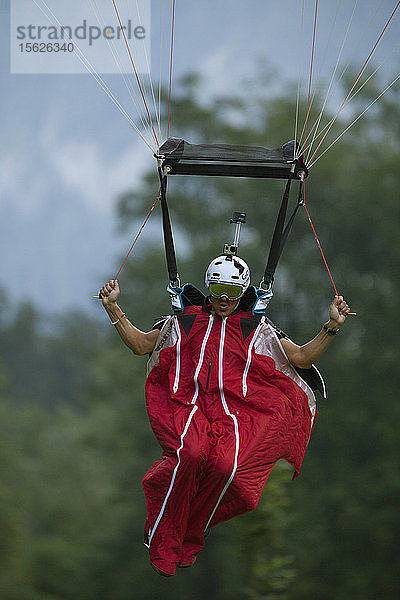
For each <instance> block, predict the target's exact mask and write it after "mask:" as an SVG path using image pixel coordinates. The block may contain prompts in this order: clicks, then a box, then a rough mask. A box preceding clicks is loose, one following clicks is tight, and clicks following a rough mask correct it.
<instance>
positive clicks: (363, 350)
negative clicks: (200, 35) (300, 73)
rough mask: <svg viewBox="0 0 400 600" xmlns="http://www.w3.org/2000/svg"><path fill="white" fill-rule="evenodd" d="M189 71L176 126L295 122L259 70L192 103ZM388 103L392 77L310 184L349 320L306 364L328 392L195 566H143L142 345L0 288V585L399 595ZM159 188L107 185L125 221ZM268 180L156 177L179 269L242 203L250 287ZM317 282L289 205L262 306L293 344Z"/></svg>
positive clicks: (153, 269)
mask: <svg viewBox="0 0 400 600" xmlns="http://www.w3.org/2000/svg"><path fill="white" fill-rule="evenodd" d="M198 86H199V82H198V81H197V80H196V79H195V78H194V79H193V78H192V79H191V80H189V81H186V82H185V83H183V84H182V87H181V91H180V94H179V95H178V98H177V100H176V103H175V105H174V133H175V134H176V135H181V136H182V137H187V138H188V139H189V140H190V141H192V142H199V141H210V142H211V141H221V142H234V143H245V144H260V145H271V146H279V145H281V144H282V143H284V142H286V141H287V140H288V139H290V138H291V137H292V131H291V124H292V122H293V119H292V115H293V114H294V103H293V102H292V100H291V98H290V96H289V95H285V94H283V95H282V97H279V98H272V99H271V98H269V97H268V94H267V90H268V78H267V79H264V80H263V81H261V83H260V82H259V83H257V82H256V81H255V82H253V83H252V84H251V85H250V84H249V86H248V92H249V93H248V99H246V102H245V101H243V100H242V99H238V98H234V99H232V98H231V97H229V98H228V97H226V98H217V99H216V100H215V102H213V103H211V104H207V105H204V104H201V103H200V102H199V101H198V97H199V94H198ZM252 86H253V87H252ZM367 93H369V92H366V94H367ZM357 101H358V102H360V103H362V102H363V99H362V95H360V96H359V97H358V100H357ZM399 117H400V114H399V98H398V92H396V91H393V92H392V93H391V94H390V95H389V96H388V97H387V98H386V99H385V100H384V101H383V102H381V103H380V104H379V107H378V106H377V107H376V108H375V110H374V111H373V112H372V113H371V114H369V115H368V116H367V117H366V118H364V120H363V121H360V122H358V124H357V126H356V127H355V128H354V129H353V130H351V131H350V132H349V133H348V134H346V136H345V137H344V138H343V139H342V141H341V142H340V144H337V145H336V146H334V147H333V148H332V150H331V151H330V152H329V153H328V154H327V155H326V157H324V158H323V159H321V161H320V162H318V163H317V164H316V166H315V167H314V168H313V169H312V172H311V174H310V178H309V183H307V204H308V207H309V210H310V212H311V214H312V216H313V218H314V220H315V223H316V225H317V229H318V232H319V237H320V239H321V240H322V242H323V246H324V249H325V253H326V255H327V257H328V260H329V262H330V265H331V267H332V270H333V274H334V277H335V280H336V284H337V287H338V288H339V290H340V291H341V292H343V293H344V294H345V296H346V298H348V299H349V301H350V302H351V304H352V307H353V308H354V310H356V311H357V313H358V317H357V318H353V319H350V318H349V319H348V320H347V322H346V324H345V326H344V327H343V329H342V331H341V332H340V333H339V335H338V336H337V338H336V339H335V340H334V342H333V344H332V345H331V347H330V349H329V352H328V353H327V354H326V355H325V356H324V357H323V358H322V359H321V363H320V365H319V367H320V370H322V371H323V372H324V374H325V377H326V380H327V384H328V389H329V400H328V401H327V402H323V401H321V402H320V404H319V417H318V420H317V425H316V428H315V431H314V433H313V436H312V438H311V441H310V444H309V448H308V450H307V454H306V460H305V463H304V467H303V472H302V476H301V477H299V478H298V479H297V480H296V482H295V483H291V482H289V479H290V473H289V471H287V470H286V469H285V468H282V467H281V468H280V469H279V470H277V471H276V472H274V473H273V475H272V477H271V479H270V481H269V482H268V483H267V486H266V489H265V490H264V493H263V495H262V498H261V501H260V503H259V506H258V508H257V509H256V511H254V512H253V513H250V514H248V515H245V516H243V517H239V518H237V519H234V520H233V521H232V522H230V523H227V524H223V525H221V527H218V528H215V530H213V531H212V533H211V535H210V537H209V538H207V542H206V549H205V550H204V552H202V553H201V555H200V557H199V559H198V562H197V563H196V566H195V567H194V568H193V569H188V570H184V571H182V572H179V573H178V574H177V576H176V577H175V578H173V579H172V580H162V579H160V578H157V576H155V575H154V574H153V573H152V571H151V570H150V569H149V566H148V561H147V556H146V551H145V549H144V548H143V547H142V545H141V539H142V526H143V520H144V517H145V503H144V497H143V493H142V490H141V478H142V477H143V475H144V474H145V472H146V470H147V468H148V467H149V466H150V465H151V463H152V461H153V460H154V459H156V458H157V457H158V455H159V452H160V450H159V448H158V446H157V443H156V442H155V441H154V439H153V436H152V433H151V431H150V427H149V425H148V424H147V421H146V415H145V409H144V398H143V383H144V371H145V361H144V359H141V358H137V357H133V356H132V355H131V353H130V352H129V351H128V350H126V349H124V348H122V347H121V344H120V341H119V339H118V338H117V336H116V335H115V332H114V331H112V330H111V328H109V325H108V323H107V318H106V317H105V318H104V326H103V325H102V324H101V323H100V322H99V321H98V320H96V321H94V320H91V319H88V318H87V317H85V316H83V315H82V316H80V315H76V314H74V315H73V318H71V315H65V318H64V319H63V320H62V322H61V323H59V324H58V325H57V327H54V328H53V329H52V330H50V332H49V330H48V329H47V330H45V329H44V328H43V324H42V320H41V315H40V314H39V312H38V311H37V310H36V309H35V308H34V307H32V306H28V305H24V306H20V307H19V309H18V311H17V312H16V313H15V315H14V317H12V318H10V317H9V315H10V307H9V306H7V304H6V302H5V301H4V299H3V301H2V304H1V306H2V313H3V314H1V315H0V328H1V339H2V345H1V349H0V414H1V422H2V444H1V446H0V472H1V473H2V476H1V480H0V530H1V538H0V590H1V594H0V595H1V598H4V600H69V599H70V598H74V599H76V600H94V599H95V598H96V600H98V599H99V598H101V599H102V600H103V599H104V600H107V599H110V600H111V599H112V600H132V599H133V598H134V599H135V600H147V599H148V600H150V599H152V598H154V597H156V596H158V595H159V594H161V593H162V594H163V596H164V597H165V598H166V599H168V598H177V597H184V596H185V595H186V596H188V597H190V598H194V599H196V598H199V599H200V598H204V597H209V598H210V599H213V600H214V599H215V600H228V599H229V600H231V599H232V598H234V599H235V600H261V599H268V600H275V599H277V598H279V599H287V600H292V599H293V600H294V599H296V600H303V599H304V600H305V599H306V598H307V599H309V598H318V599H319V600H341V599H343V600H344V599H346V600H347V599H348V598H349V597H351V598H357V599H360V600H361V599H362V600H365V599H369V598H371V599H372V598H385V600H391V599H395V598H396V599H397V597H398V595H399V586H398V569H399V566H400V564H399V562H400V554H399V550H398V533H399V516H398V502H399V491H400V473H399V464H398V448H397V446H398V441H397V438H398V435H397V429H398V426H397V424H398V422H399V418H400V408H399V404H398V402H397V393H398V388H399V383H400V382H399V378H400V375H399V370H398V368H397V358H398V357H397V352H396V343H395V341H394V340H393V338H395V336H394V335H393V332H394V331H396V327H397V325H399V312H398V309H397V298H398V295H399V277H398V269H399V263H400V260H399V258H400V257H399V244H398V242H397V237H398V231H397V230H398V223H399V210H400V209H399V202H398V189H399V184H400V181H399V179H400V175H399V170H398V168H397V165H398V163H399V154H400V147H399V145H400V143H399V140H400V137H399V135H398V133H399V131H398V128H399V123H400V118H399ZM157 188H158V185H157V179H156V176H155V175H154V174H149V175H148V176H147V177H145V178H144V179H143V181H142V185H141V187H140V189H138V190H137V191H135V192H134V193H127V194H125V195H124V197H123V198H121V200H120V204H119V219H120V220H121V222H123V223H125V224H126V225H127V226H128V227H127V228H126V231H128V230H129V231H131V230H132V229H134V225H135V223H137V222H139V221H141V220H142V219H143V216H144V215H145V214H146V212H147V209H148V207H149V206H150V205H151V203H152V202H153V200H154V196H155V193H156V191H157ZM281 193H282V182H276V181H267V182H266V181H253V180H240V179H223V178H189V177H187V178H184V177H181V178H178V177H177V178H172V177H171V178H170V182H169V200H170V209H171V217H172V222H173V227H174V234H175V238H176V242H177V248H178V263H179V270H180V274H181V276H182V278H183V279H184V280H185V281H187V280H190V281H192V282H193V283H195V284H197V285H199V286H200V285H201V281H202V278H203V271H204V267H205V266H206V265H207V264H208V262H209V260H210V259H211V258H213V257H214V256H215V255H217V254H218V253H219V252H220V250H221V247H222V244H223V243H224V242H225V241H229V240H230V238H231V236H232V231H231V228H230V225H229V219H230V217H231V215H232V212H233V210H243V211H246V212H247V215H248V224H247V225H246V227H245V231H244V232H243V235H242V243H241V252H240V254H241V255H242V256H243V258H245V259H246V260H247V261H248V262H249V263H250V264H251V266H252V272H253V280H254V282H255V283H258V280H259V279H260V278H261V274H262V272H263V268H264V263H265V259H266V251H267V245H268V241H269V239H270V236H271V233H272V230H273V224H274V219H275V216H276V212H277V209H278V206H279V202H280V197H281ZM148 231H149V234H148V235H147V236H146V234H145V235H144V237H143V241H142V243H141V245H140V244H138V246H137V253H136V255H134V257H133V258H132V260H131V261H130V262H129V263H128V265H127V267H126V269H125V270H124V271H123V273H122V274H121V277H120V284H121V288H122V295H121V304H122V306H123V307H124V310H126V312H127V314H128V315H129V317H130V318H131V320H132V321H133V322H135V323H136V324H137V325H138V326H139V327H142V328H144V329H149V328H150V327H151V325H152V321H153V318H155V317H158V316H159V315H160V314H165V313H167V312H168V311H169V301H168V297H167V294H165V293H164V292H163V288H164V286H165V285H166V283H167V274H166V269H165V259H164V256H163V249H162V242H161V230H160V227H159V222H158V221H157V217H156V216H153V217H152V221H151V222H150V226H149V230H148ZM124 235H127V233H125V234H124ZM332 295H333V292H332V289H331V286H330V282H329V279H328V277H327V274H326V272H325V270H324V268H323V265H322V263H321V259H320V256H319V254H318V250H317V248H316V246H315V242H314V240H313V236H312V234H311V233H310V230H309V226H308V224H307V222H306V219H305V218H304V214H299V216H298V217H297V223H296V224H295V227H294V231H293V234H292V236H291V238H290V239H289V242H288V245H287V248H286V249H285V252H284V254H283V257H282V260H281V263H280V266H279V267H278V271H277V274H276V284H275V298H274V299H273V301H272V303H271V308H270V313H269V316H270V317H271V318H272V320H274V321H275V322H276V323H277V324H278V325H280V326H281V327H282V328H283V329H285V330H286V331H287V332H288V333H289V335H290V336H291V337H292V339H294V340H295V341H297V342H300V343H301V342H302V341H305V340H307V339H308V338H309V337H311V336H312V335H313V334H314V333H315V331H316V330H318V329H319V327H320V325H321V323H322V322H323V321H324V320H325V319H326V311H327V306H328V303H329V301H330V299H331V297H332Z"/></svg>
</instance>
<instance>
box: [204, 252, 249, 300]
mask: <svg viewBox="0 0 400 600" xmlns="http://www.w3.org/2000/svg"><path fill="white" fill-rule="evenodd" d="M205 283H206V286H207V287H208V288H209V289H210V285H211V286H212V284H216V283H217V284H225V285H227V286H232V288H231V289H232V294H231V293H230V292H229V291H227V292H226V294H225V295H227V296H228V297H232V298H240V297H241V296H243V294H244V293H245V291H246V290H247V288H248V287H249V285H250V269H249V267H248V265H247V264H246V263H245V262H244V260H243V259H242V258H239V257H238V256H231V255H222V256H218V257H217V258H214V260H213V261H212V262H211V263H210V265H209V267H208V269H207V271H206V276H205ZM237 286H240V288H241V290H237V291H234V287H237ZM229 289H230V288H226V290H229ZM221 291H223V288H221ZM210 292H211V293H212V295H218V296H219V295H223V294H222V293H218V294H214V293H213V291H212V289H210Z"/></svg>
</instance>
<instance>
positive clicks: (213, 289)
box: [209, 283, 243, 300]
mask: <svg viewBox="0 0 400 600" xmlns="http://www.w3.org/2000/svg"><path fill="white" fill-rule="evenodd" d="M209 290H210V294H211V296H214V298H221V296H227V297H228V299H229V300H238V299H239V298H241V297H242V296H243V288H242V286H241V285H231V284H229V283H210V286H209Z"/></svg>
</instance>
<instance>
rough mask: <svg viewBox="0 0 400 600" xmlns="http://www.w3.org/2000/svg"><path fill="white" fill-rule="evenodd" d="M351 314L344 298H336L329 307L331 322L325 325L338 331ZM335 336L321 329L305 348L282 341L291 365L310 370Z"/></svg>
mask: <svg viewBox="0 0 400 600" xmlns="http://www.w3.org/2000/svg"><path fill="white" fill-rule="evenodd" d="M349 312H350V308H349V306H348V305H347V303H346V302H345V301H344V300H343V297H342V296H336V297H335V298H334V300H333V302H332V304H331V305H330V307H329V321H327V323H325V326H326V327H327V328H328V329H331V330H333V331H338V330H339V329H340V327H341V325H343V323H344V322H345V320H346V315H347V314H348V313H349ZM333 338H334V335H332V334H331V333H329V332H328V331H326V330H325V329H321V331H319V332H318V333H317V335H316V336H315V338H313V339H312V340H310V341H309V342H307V343H306V344H304V345H303V346H298V345H297V344H295V343H294V342H292V341H290V340H287V339H285V338H283V339H282V340H281V344H282V347H283V349H284V351H285V353H286V356H287V357H288V359H289V361H290V362H291V364H292V365H293V366H295V367H300V368H301V369H309V368H310V367H311V365H312V364H313V363H314V362H316V361H317V360H318V359H319V358H320V357H321V356H322V355H323V354H324V352H325V351H326V350H327V348H328V346H329V344H330V343H331V342H332V340H333Z"/></svg>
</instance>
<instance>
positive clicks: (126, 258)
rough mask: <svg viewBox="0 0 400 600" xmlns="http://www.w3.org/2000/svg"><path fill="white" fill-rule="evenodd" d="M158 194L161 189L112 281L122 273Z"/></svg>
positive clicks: (158, 197)
mask: <svg viewBox="0 0 400 600" xmlns="http://www.w3.org/2000/svg"><path fill="white" fill-rule="evenodd" d="M160 193H161V188H159V190H158V193H157V196H156V199H155V200H154V202H153V204H152V205H151V208H150V210H149V212H148V213H147V216H146V218H145V220H144V221H143V223H142V224H141V226H140V228H139V231H138V232H137V234H136V237H135V239H134V240H133V242H132V244H131V246H130V248H129V250H128V253H127V255H126V256H125V258H124V260H123V263H122V265H121V266H120V268H119V270H118V272H117V274H116V275H115V277H114V281H115V280H116V279H117V278H118V275H119V274H120V273H121V271H122V269H123V267H124V265H125V263H126V261H127V260H128V257H129V255H130V253H131V252H132V250H133V247H134V245H135V244H136V242H137V241H138V239H139V237H140V235H141V233H142V231H143V229H144V227H145V225H146V223H147V221H148V220H149V219H150V216H151V213H152V212H153V210H154V208H155V206H156V204H157V202H158V201H159V199H160Z"/></svg>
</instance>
